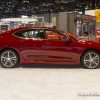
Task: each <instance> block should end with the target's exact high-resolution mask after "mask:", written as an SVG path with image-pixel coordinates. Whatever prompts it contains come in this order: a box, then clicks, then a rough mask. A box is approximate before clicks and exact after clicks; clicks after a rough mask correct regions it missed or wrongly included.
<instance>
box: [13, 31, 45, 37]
mask: <svg viewBox="0 0 100 100" xmlns="http://www.w3.org/2000/svg"><path fill="white" fill-rule="evenodd" d="M43 33H44V30H42V29H29V30H22V31H18V32H16V33H14V35H16V36H18V37H23V38H44V36H43Z"/></svg>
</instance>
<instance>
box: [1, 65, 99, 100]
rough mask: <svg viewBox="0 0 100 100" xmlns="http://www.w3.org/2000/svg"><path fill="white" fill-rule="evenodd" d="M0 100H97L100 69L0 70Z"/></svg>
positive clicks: (27, 67) (34, 67)
mask: <svg viewBox="0 0 100 100" xmlns="http://www.w3.org/2000/svg"><path fill="white" fill-rule="evenodd" d="M0 100H100V69H95V70H90V69H82V68H80V67H79V66H78V65H77V66H74V65H73V66H68V65H67V66H66V67H65V65H60V66H59V65H42V66H41V65H21V66H20V67H19V68H14V69H5V68H0Z"/></svg>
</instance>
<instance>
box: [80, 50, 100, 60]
mask: <svg viewBox="0 0 100 100" xmlns="http://www.w3.org/2000/svg"><path fill="white" fill-rule="evenodd" d="M87 51H95V52H97V53H98V54H99V55H100V51H99V50H97V49H94V48H90V49H86V50H85V51H84V52H83V53H82V54H81V56H80V61H81V58H82V56H83V55H84V54H85V52H87Z"/></svg>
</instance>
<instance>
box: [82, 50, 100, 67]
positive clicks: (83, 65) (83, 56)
mask: <svg viewBox="0 0 100 100" xmlns="http://www.w3.org/2000/svg"><path fill="white" fill-rule="evenodd" d="M90 52H93V53H96V54H98V56H99V64H98V66H97V67H95V68H89V67H87V66H85V64H84V58H85V56H86V54H87V53H90ZM80 62H81V65H82V67H84V68H86V69H97V68H98V67H99V65H100V55H99V53H98V52H96V51H94V50H89V51H86V52H85V53H84V54H83V55H82V57H81V61H80Z"/></svg>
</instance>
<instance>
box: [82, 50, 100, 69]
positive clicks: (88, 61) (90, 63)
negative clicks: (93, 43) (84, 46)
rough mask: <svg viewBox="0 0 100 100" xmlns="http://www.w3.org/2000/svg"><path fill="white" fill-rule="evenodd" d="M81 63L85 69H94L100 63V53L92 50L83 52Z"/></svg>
mask: <svg viewBox="0 0 100 100" xmlns="http://www.w3.org/2000/svg"><path fill="white" fill-rule="evenodd" d="M81 65H82V66H83V67H84V68H87V69H96V68H98V67H99V65H100V55H99V53H98V52H96V51H94V50H89V51H87V52H85V53H84V54H83V55H82V57H81Z"/></svg>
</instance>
